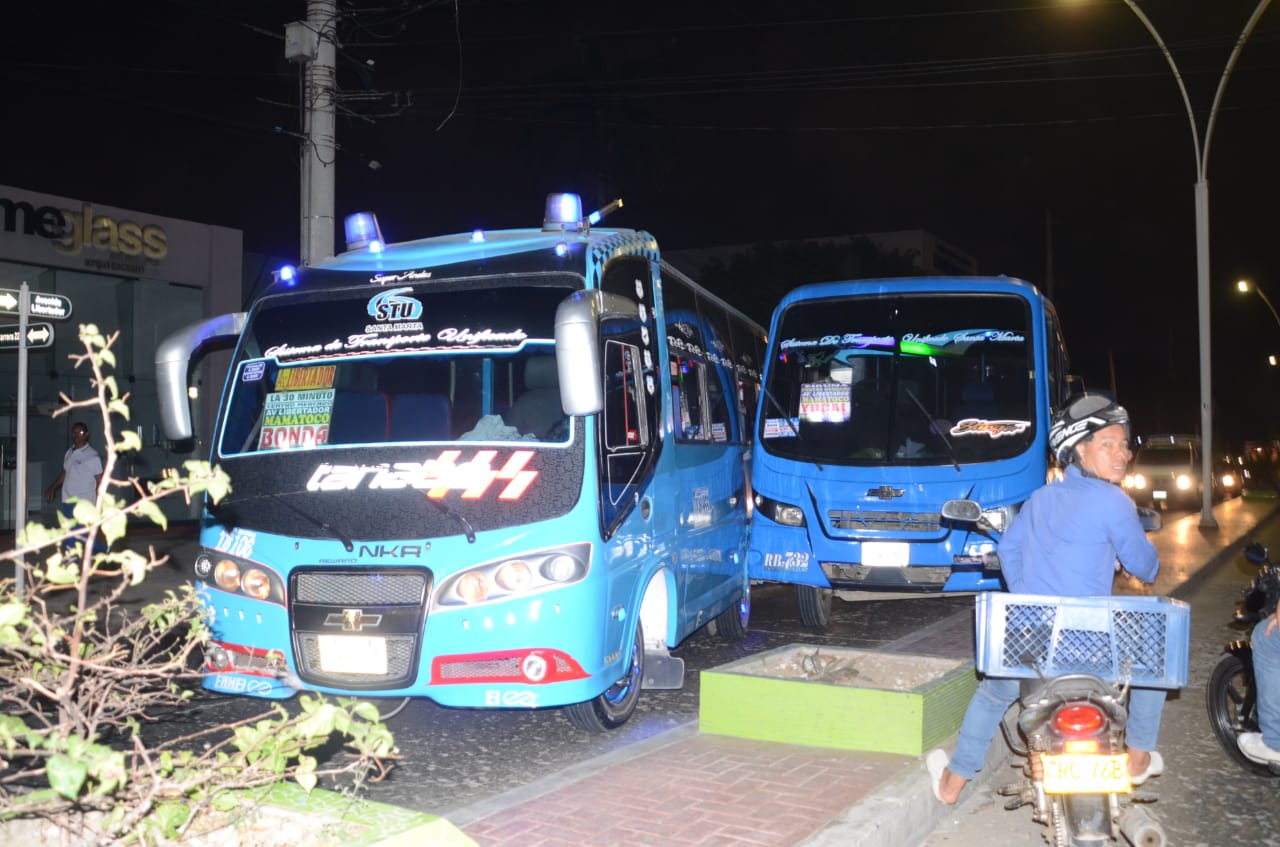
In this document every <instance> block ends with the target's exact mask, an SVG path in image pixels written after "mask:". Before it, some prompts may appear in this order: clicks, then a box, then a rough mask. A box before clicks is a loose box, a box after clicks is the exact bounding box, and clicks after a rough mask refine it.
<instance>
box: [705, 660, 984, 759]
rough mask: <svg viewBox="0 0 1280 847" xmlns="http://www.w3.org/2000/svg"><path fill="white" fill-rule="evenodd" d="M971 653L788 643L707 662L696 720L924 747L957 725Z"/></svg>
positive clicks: (815, 742)
mask: <svg viewBox="0 0 1280 847" xmlns="http://www.w3.org/2000/svg"><path fill="white" fill-rule="evenodd" d="M977 687H978V677H977V675H976V674H975V673H974V670H973V662H971V661H961V660H956V659H942V658H937V657H934V656H917V655H911V654H905V653H881V652H869V651H866V650H854V649H851V648H843V647H819V646H816V645H812V644H789V645H787V646H785V647H778V648H776V649H774V650H770V651H768V652H767V653H761V654H760V655H758V656H751V657H749V658H746V659H739V660H738V661H736V662H730V663H729V664H727V665H721V666H719V667H717V668H712V669H710V670H706V671H703V672H702V674H701V699H700V702H699V706H698V719H699V729H700V730H701V731H702V732H708V733H712V734H716V735H733V736H737V737H739V738H753V739H756V740H760V741H779V742H783V743H786V744H803V745H807V746H811V747H834V748H838V749H841V750H869V751H874V752H881V753H901V754H903V755H907V756H919V755H921V754H923V753H924V752H925V751H926V750H928V749H930V748H931V747H936V746H938V745H939V744H940V743H941V742H943V741H945V740H946V739H947V738H949V737H950V736H951V735H952V734H953V733H954V732H955V731H956V730H957V729H959V728H960V721H961V720H962V719H963V717H964V711H965V708H966V707H967V706H968V705H969V698H970V697H971V696H972V695H973V692H974V690H975V689H976V688H977Z"/></svg>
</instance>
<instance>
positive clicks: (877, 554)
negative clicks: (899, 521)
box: [862, 541, 909, 568]
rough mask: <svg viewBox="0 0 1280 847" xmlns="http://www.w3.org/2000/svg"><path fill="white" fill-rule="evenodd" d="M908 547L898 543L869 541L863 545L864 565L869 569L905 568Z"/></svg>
mask: <svg viewBox="0 0 1280 847" xmlns="http://www.w3.org/2000/svg"><path fill="white" fill-rule="evenodd" d="M907 549H908V548H907V545H906V544H905V543H902V542H897V541H867V542H864V543H863V545H862V564H863V565H865V566H866V567H868V568H905V567H906V566H907V563H908V561H909V560H908V558H907Z"/></svg>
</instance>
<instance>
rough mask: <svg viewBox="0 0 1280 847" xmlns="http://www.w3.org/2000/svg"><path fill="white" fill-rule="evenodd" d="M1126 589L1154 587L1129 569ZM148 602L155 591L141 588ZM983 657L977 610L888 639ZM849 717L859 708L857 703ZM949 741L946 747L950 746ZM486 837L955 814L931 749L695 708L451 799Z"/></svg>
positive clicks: (1167, 575)
mask: <svg viewBox="0 0 1280 847" xmlns="http://www.w3.org/2000/svg"><path fill="white" fill-rule="evenodd" d="M1277 508H1278V504H1277V502H1276V501H1274V500H1261V501H1259V500H1253V501H1246V500H1242V499H1239V498H1237V499H1235V500H1231V501H1229V502H1226V503H1222V504H1219V505H1218V506H1216V507H1215V508H1214V515H1215V517H1216V519H1217V521H1218V524H1219V526H1218V528H1217V529H1214V530H1201V529H1200V527H1199V521H1200V515H1199V513H1194V514H1190V515H1186V516H1184V517H1180V518H1178V519H1176V520H1174V521H1170V522H1169V523H1167V524H1166V525H1165V527H1164V528H1163V529H1162V530H1161V531H1160V532H1158V533H1155V534H1153V535H1152V536H1151V538H1152V540H1153V541H1154V542H1155V543H1156V546H1157V547H1158V548H1159V550H1160V559H1161V575H1160V578H1159V581H1158V582H1157V584H1156V586H1155V587H1154V589H1153V590H1150V593H1156V594H1169V595H1173V596H1179V595H1181V594H1184V593H1185V592H1187V591H1188V590H1189V588H1190V586H1191V585H1192V584H1194V583H1195V582H1196V581H1197V580H1199V579H1200V578H1202V577H1203V576H1204V575H1206V574H1207V573H1208V572H1210V571H1212V570H1213V568H1214V567H1215V566H1216V565H1217V564H1218V563H1220V562H1222V561H1225V560H1228V559H1230V558H1232V557H1233V556H1234V555H1235V553H1236V551H1237V550H1238V548H1239V546H1240V545H1241V544H1242V543H1243V541H1244V540H1245V539H1246V538H1247V537H1248V535H1249V533H1250V531H1251V530H1253V528H1254V527H1255V526H1257V525H1258V524H1259V523H1261V522H1263V521H1266V520H1269V519H1270V518H1272V517H1273V516H1274V514H1275V513H1276V512H1277ZM193 530H194V527H193V526H192V527H171V531H170V532H169V533H164V534H160V533H155V534H151V533H137V534H131V535H130V539H129V541H130V543H131V546H134V547H135V548H137V549H140V550H145V549H146V548H147V547H148V546H149V545H151V544H154V545H155V546H156V548H157V552H160V553H165V552H169V553H172V554H174V555H173V559H174V561H172V562H171V563H170V564H169V565H166V566H164V567H162V568H160V569H159V570H158V571H156V572H154V573H153V574H152V575H151V576H149V577H148V579H147V581H146V582H145V583H144V586H145V588H146V593H152V596H154V592H160V591H163V590H164V589H165V588H169V587H175V586H177V585H180V584H182V583H183V582H186V581H187V580H188V579H189V577H190V571H189V568H190V561H191V558H192V556H191V555H190V553H191V552H192V550H193V548H194V545H195V538H194V534H193ZM1116 590H1117V591H1118V592H1124V593H1148V591H1149V589H1147V588H1146V587H1145V586H1141V585H1139V584H1136V583H1129V582H1118V583H1117V588H1116ZM129 599H130V601H136V602H143V601H144V599H145V598H143V597H138V598H129ZM884 649H886V650H889V651H894V652H899V653H909V654H916V655H925V656H938V657H944V658H961V659H969V660H972V659H973V649H974V648H973V622H972V614H971V613H969V612H965V613H960V614H956V615H953V616H952V617H950V618H948V619H946V620H943V621H940V622H939V623H937V624H935V625H933V626H931V627H929V628H927V629H924V630H921V631H919V632H915V633H912V634H911V635H909V636H907V637H905V638H902V639H900V640H899V641H897V642H894V643H893V644H891V645H888V646H887V647H886V648H884ZM850 719H851V720H856V716H854V715H851V716H850ZM950 743H951V742H949V743H948V746H950ZM1006 758H1007V754H1006V753H1005V752H1004V747H1003V744H1000V743H996V744H993V745H992V750H991V753H990V754H989V757H988V765H987V767H986V768H984V770H983V771H982V773H981V774H979V777H978V780H977V782H979V783H980V784H981V783H985V782H987V781H988V780H994V779H996V778H997V777H998V778H1000V779H1004V777H1005V773H1004V772H1003V768H1002V767H1000V763H1001V762H1002V761H1004V760H1005V759H1006ZM440 811H442V812H444V815H445V817H446V818H447V819H448V822H449V823H451V824H453V825H454V826H456V827H457V828H458V829H460V830H462V832H463V833H464V834H465V835H466V836H468V837H470V838H471V839H473V840H474V842H475V843H476V844H477V845H480V847H517V845H518V847H561V846H563V847H568V846H569V845H603V844H609V845H623V846H624V847H625V845H634V847H658V845H699V847H719V846H722V847H730V845H743V847H792V845H803V847H835V845H869V846H870V847H903V845H911V844H918V843H919V842H921V841H923V840H924V839H925V838H926V837H927V836H928V835H929V834H930V833H931V832H933V830H934V829H935V828H936V827H937V826H938V824H939V823H940V822H941V821H942V820H943V819H944V816H945V815H947V814H949V813H950V812H949V810H948V809H947V808H946V807H943V806H941V805H940V804H938V803H937V802H936V801H935V800H934V799H933V795H932V792H931V791H930V788H929V781H928V775H927V773H926V771H925V768H924V762H923V759H921V758H916V757H913V756H901V755H894V754H889V753H867V752H858V751H845V750H834V749H826V748H817V747H804V746H798V745H789V744H779V743H771V742H762V741H752V740H748V739H742V738H734V737H729V736H718V735H712V734H707V733H702V732H700V731H699V729H698V726H697V723H696V721H693V722H690V723H688V724H685V725H683V726H680V727H678V728H676V729H674V730H671V731H669V732H667V733H665V734H663V735H660V736H657V737H655V738H651V739H648V740H646V741H643V742H639V743H636V744H633V745H630V746H628V747H627V748H625V749H623V750H620V751H616V752H614V753H610V754H607V755H605V756H601V757H598V758H596V759H592V760H589V761H584V762H580V763H578V764H576V765H574V766H572V767H570V768H567V769H565V770H563V771H561V772H560V773H558V774H556V775H554V776H551V777H546V778H543V779H541V780H538V781H535V782H533V783H530V784H528V785H525V786H523V787H521V788H518V789H515V790H513V791H510V792H507V793H505V794H502V795H498V796H496V797H491V798H488V799H486V800H483V801H481V802H478V803H474V804H472V805H470V806H466V807H462V808H457V809H452V810H440Z"/></svg>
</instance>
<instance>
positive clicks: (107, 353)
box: [98, 348, 116, 368]
mask: <svg viewBox="0 0 1280 847" xmlns="http://www.w3.org/2000/svg"><path fill="white" fill-rule="evenodd" d="M98 358H100V359H102V361H104V362H106V363H107V364H108V365H110V366H111V367H113V368H114V367H115V366H116V354H115V353H112V352H111V350H110V349H108V348H103V349H102V350H101V351H100V352H99V353H98Z"/></svg>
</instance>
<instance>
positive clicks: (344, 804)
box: [0, 782, 476, 847]
mask: <svg viewBox="0 0 1280 847" xmlns="http://www.w3.org/2000/svg"><path fill="white" fill-rule="evenodd" d="M237 793H238V794H239V796H240V797H242V798H243V805H242V806H241V807H240V808H239V809H234V810H232V811H229V812H222V813H216V812H215V813H210V814H209V815H207V816H205V817H203V818H196V821H195V823H194V824H193V825H192V827H191V830H190V831H188V832H187V834H186V835H185V836H184V837H183V838H182V839H181V840H179V841H177V842H175V843H176V844H178V845H181V847H476V843H475V842H474V841H472V840H471V839H470V838H468V837H467V836H466V835H465V834H463V832H462V831H461V830H460V829H458V828H457V827H455V826H454V825H453V824H451V823H449V821H447V820H445V819H444V818H438V817H435V816H434V815H428V814H424V813H422V812H414V811H411V810H409V809H402V808H400V807H398V806H389V805H387V804H385V803H374V802H371V801H368V800H362V799H359V798H354V797H350V796H347V795H345V794H341V793H337V792H333V791H325V790H324V789H320V788H317V789H315V790H313V791H312V792H311V793H310V794H307V793H306V792H305V791H303V790H302V789H301V788H300V787H299V786H298V785H297V784H296V783H292V782H289V783H277V784H275V785H271V786H268V787H266V788H264V789H261V790H249V791H241V792H237ZM68 843H69V844H71V845H73V847H91V846H92V844H93V843H94V842H92V841H91V840H90V839H88V838H82V839H76V838H74V837H72V838H71V840H70V841H69V842H68V841H64V840H63V833H61V832H60V831H59V830H58V829H57V828H56V827H54V826H53V825H52V824H49V823H46V822H44V821H39V820H11V821H5V822H4V823H2V824H0V844H24V845H30V847H55V846H56V845H62V847H65V845H67V844H68Z"/></svg>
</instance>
